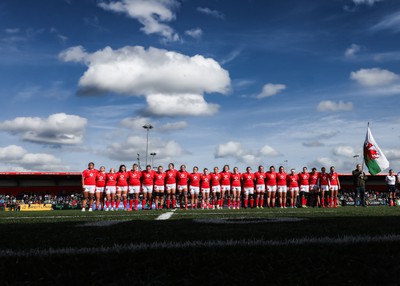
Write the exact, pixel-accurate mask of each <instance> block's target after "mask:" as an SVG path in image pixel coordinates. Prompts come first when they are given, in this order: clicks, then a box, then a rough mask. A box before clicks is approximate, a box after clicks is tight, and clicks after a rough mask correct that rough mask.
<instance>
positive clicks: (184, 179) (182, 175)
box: [176, 171, 190, 186]
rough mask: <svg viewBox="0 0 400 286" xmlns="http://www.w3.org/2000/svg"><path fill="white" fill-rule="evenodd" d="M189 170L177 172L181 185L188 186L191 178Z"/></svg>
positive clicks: (177, 179) (178, 181)
mask: <svg viewBox="0 0 400 286" xmlns="http://www.w3.org/2000/svg"><path fill="white" fill-rule="evenodd" d="M189 176H190V174H189V172H188V171H178V172H177V173H176V182H177V184H178V185H179V186H186V185H187V184H188V179H189Z"/></svg>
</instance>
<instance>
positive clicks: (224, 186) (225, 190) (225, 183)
mask: <svg viewBox="0 0 400 286" xmlns="http://www.w3.org/2000/svg"><path fill="white" fill-rule="evenodd" d="M225 194H226V197H227V203H228V209H230V208H231V172H230V171H229V165H225V166H224V168H223V169H222V172H221V199H220V200H219V206H220V208H222V207H223V205H224V200H225Z"/></svg>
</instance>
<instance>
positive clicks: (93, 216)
mask: <svg viewBox="0 0 400 286" xmlns="http://www.w3.org/2000/svg"><path fill="white" fill-rule="evenodd" d="M156 215H157V213H137V212H135V213H131V214H130V215H128V214H126V215H123V214H121V215H112V214H110V213H108V214H103V215H91V214H88V215H86V214H82V215H56V216H16V217H2V218H1V219H4V220H19V219H20V220H24V219H46V218H50V219H58V218H59V219H67V218H108V217H120V218H123V217H132V216H135V217H136V216H156Z"/></svg>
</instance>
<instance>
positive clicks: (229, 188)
mask: <svg viewBox="0 0 400 286" xmlns="http://www.w3.org/2000/svg"><path fill="white" fill-rule="evenodd" d="M230 190H231V186H229V185H222V186H221V191H230Z"/></svg>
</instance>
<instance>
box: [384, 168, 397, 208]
mask: <svg viewBox="0 0 400 286" xmlns="http://www.w3.org/2000/svg"><path fill="white" fill-rule="evenodd" d="M385 182H386V186H387V190H388V194H389V207H393V206H395V203H396V183H397V177H396V176H395V174H394V172H393V169H390V170H389V174H388V175H387V176H386V178H385Z"/></svg>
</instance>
